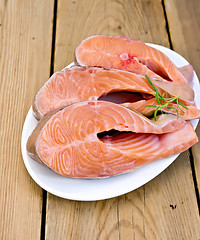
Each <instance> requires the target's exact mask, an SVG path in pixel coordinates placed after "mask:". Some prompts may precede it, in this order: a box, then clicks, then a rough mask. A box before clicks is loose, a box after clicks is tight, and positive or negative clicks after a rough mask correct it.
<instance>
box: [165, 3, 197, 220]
mask: <svg viewBox="0 0 200 240" xmlns="http://www.w3.org/2000/svg"><path fill="white" fill-rule="evenodd" d="M161 3H162V7H163V12H164V17H165V22H166V31H167V35H168V39H169V44H170V48H171V49H172V50H174V48H173V44H172V39H171V35H170V29H169V22H168V19H167V13H166V9H165V0H162V2H161ZM188 151H189V159H190V167H191V171H192V178H193V183H194V189H195V195H196V201H197V206H198V210H199V216H200V197H199V196H200V195H199V189H198V185H197V178H196V174H195V166H194V158H193V155H192V151H191V148H190V149H189V150H188Z"/></svg>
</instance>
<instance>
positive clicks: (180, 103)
mask: <svg viewBox="0 0 200 240" xmlns="http://www.w3.org/2000/svg"><path fill="white" fill-rule="evenodd" d="M178 104H179V105H181V106H182V107H184V108H185V109H187V110H189V108H188V107H186V106H185V105H184V104H183V103H182V102H179V101H178Z"/></svg>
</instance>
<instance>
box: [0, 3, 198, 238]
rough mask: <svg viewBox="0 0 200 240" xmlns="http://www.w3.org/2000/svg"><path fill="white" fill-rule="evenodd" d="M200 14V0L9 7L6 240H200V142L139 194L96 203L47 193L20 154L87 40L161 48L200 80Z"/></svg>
mask: <svg viewBox="0 0 200 240" xmlns="http://www.w3.org/2000/svg"><path fill="white" fill-rule="evenodd" d="M199 16H200V2H199V0H190V1H188V0H163V1H161V0H143V1H141V0H130V1H129V0H124V1H123V0H93V1H92V0H71V1H70V0H58V1H57V0H49V1H47V0H43V1H41V0H5V1H3V0H1V1H0V73H1V78H0V83H1V84H0V104H1V117H0V136H1V146H0V157H1V158H0V181H1V187H0V209H1V214H0V239H6V240H10V239H15V240H16V239H20V240H21V239H31V240H35V239H36V240H39V239H47V240H49V239H74V240H79V239H81V240H82V239H83V240H85V239H86V240H90V239H91V240H93V239H102V240H104V239H109V240H110V239H114V240H117V239H121V240H129V239H139V240H140V239H159V240H160V239H162V240H163V239H166V240H168V239H178V240H179V239H184V240H185V239H190V240H198V239H200V218H199V212H200V200H199V191H200V148H199V147H200V144H196V145H195V146H194V147H192V149H190V150H189V151H186V152H184V153H182V154H181V155H180V156H179V157H178V159H177V160H176V161H175V162H174V163H173V164H172V165H171V166H170V167H168V169H167V170H165V171H164V172H163V173H161V174H160V175H159V176H158V177H156V178H155V179H153V180H152V181H150V182H149V183H147V184H146V185H144V186H142V187H140V188H139V189H137V190H135V191H133V192H130V193H128V194H125V195H123V196H120V197H116V198H114V199H109V200H104V201H97V202H77V201H70V200H65V199H61V198H59V197H56V196H53V195H51V194H49V193H47V192H46V191H43V190H42V189H41V188H40V187H39V186H38V185H37V184H36V183H35V182H34V181H33V180H32V179H31V177H30V176H29V174H28V172H27V170H26V168H25V166H24V163H23V159H22V155H21V148H20V139H21V133H22V126H23V123H24V120H25V117H26V114H27V112H28V110H29V108H30V106H31V103H32V100H33V97H34V95H35V93H36V92H37V90H38V89H39V88H40V87H41V85H42V84H43V83H44V82H45V81H46V80H47V79H48V78H49V76H50V75H51V74H52V73H53V72H54V71H57V70H61V69H62V68H63V67H65V66H66V65H68V64H69V63H70V62H72V61H73V59H74V49H75V47H76V46H77V44H78V43H79V42H80V41H81V40H82V39H84V38H86V37H88V36H91V35H94V34H110V35H124V36H128V37H132V38H136V39H141V40H142V41H145V42H152V43H156V44H161V45H164V46H166V47H169V48H172V49H174V50H175V51H177V52H178V53H180V54H181V55H183V56H184V57H185V58H186V59H187V60H188V61H189V62H190V63H191V64H192V65H193V66H194V69H195V71H196V73H197V74H198V75H199V76H200V67H199V66H200V46H199V43H200V31H199V29H200V17H199ZM197 132H198V135H199V136H200V128H198V130H197Z"/></svg>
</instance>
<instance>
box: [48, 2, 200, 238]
mask: <svg viewBox="0 0 200 240" xmlns="http://www.w3.org/2000/svg"><path fill="white" fill-rule="evenodd" d="M77 16H78V17H77ZM93 34H110V35H126V36H129V37H133V38H138V39H141V40H143V41H146V42H154V43H157V44H162V45H165V46H168V47H169V42H168V35H167V32H166V28H165V19H164V13H163V8H162V4H161V1H153V0H152V1H140V0H135V1H107V0H104V1H100V0H98V1H89V0H84V1H76V0H73V1H58V12H57V30H56V46H55V68H54V70H55V71H56V70H60V69H62V68H63V67H65V66H66V65H68V64H69V63H70V62H72V61H73V59H74V49H75V47H76V46H77V44H78V43H79V42H80V41H81V40H82V39H84V38H86V37H88V36H91V35H93ZM170 205H172V206H171V207H170ZM175 205H176V207H175ZM173 207H174V209H172V208H173ZM52 219H54V221H52ZM198 224H199V216H198V210H197V205H196V199H195V191H194V187H193V180H192V175H191V169H190V164H189V159H188V157H187V153H184V154H181V156H180V157H179V158H178V159H177V160H176V161H175V163H173V164H172V165H171V166H170V167H169V168H168V169H167V170H166V171H165V172H163V173H162V174H161V175H160V176H158V177H157V178H155V179H154V180H152V181H151V182H149V183H148V184H146V185H145V186H144V187H141V188H139V189H137V190H136V191H133V192H131V193H128V194H126V195H123V196H121V197H118V198H114V199H109V200H105V201H96V202H75V201H69V200H64V199H60V198H58V197H55V196H53V195H51V194H47V216H46V239H48V240H49V239H55V238H58V239H63V238H69V239H88V240H89V239H102V240H104V239H109V240H110V239H115V240H117V239H197V236H198V237H199V234H200V230H199V228H198Z"/></svg>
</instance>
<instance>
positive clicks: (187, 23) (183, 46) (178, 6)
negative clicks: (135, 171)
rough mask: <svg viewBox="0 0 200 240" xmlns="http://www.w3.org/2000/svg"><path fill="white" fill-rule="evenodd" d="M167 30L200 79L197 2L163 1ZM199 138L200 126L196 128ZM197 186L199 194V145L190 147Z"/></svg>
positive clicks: (199, 25) (184, 0)
mask: <svg viewBox="0 0 200 240" xmlns="http://www.w3.org/2000/svg"><path fill="white" fill-rule="evenodd" d="M165 5H166V12H167V17H168V21H169V30H170V35H171V40H172V44H173V47H174V50H175V51H177V52H179V53H180V54H181V55H183V56H184V57H185V58H186V59H187V60H188V61H189V62H190V63H191V64H192V65H193V67H194V70H195V72H196V73H197V76H198V77H199V78H200V68H199V65H200V58H199V55H200V47H199V42H200V31H199V29H200V17H199V13H200V4H199V1H198V0H192V1H187V0H169V1H165ZM197 135H198V137H200V126H199V125H198V127H197ZM192 154H193V158H194V167H195V171H196V177H197V184H198V189H199V192H200V143H197V144H196V145H195V146H194V147H192Z"/></svg>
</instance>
